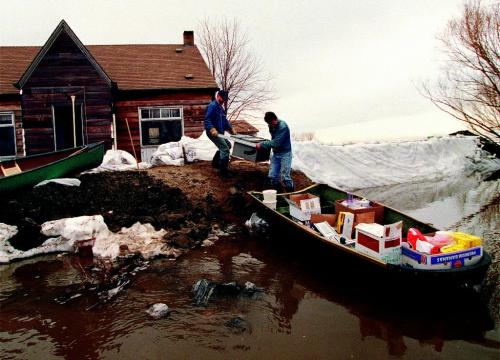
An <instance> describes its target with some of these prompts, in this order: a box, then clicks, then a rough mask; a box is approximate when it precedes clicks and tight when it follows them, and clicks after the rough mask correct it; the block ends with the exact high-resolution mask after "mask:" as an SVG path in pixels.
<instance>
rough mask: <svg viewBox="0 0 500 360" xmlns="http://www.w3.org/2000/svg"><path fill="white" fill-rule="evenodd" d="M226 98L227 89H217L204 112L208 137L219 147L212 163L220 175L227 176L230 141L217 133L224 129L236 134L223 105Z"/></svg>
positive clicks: (221, 132)
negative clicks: (213, 98)
mask: <svg viewBox="0 0 500 360" xmlns="http://www.w3.org/2000/svg"><path fill="white" fill-rule="evenodd" d="M228 99H229V94H228V92H227V91H225V90H220V91H218V92H217V93H216V94H215V100H213V101H212V102H211V103H210V104H209V105H208V107H207V111H206V112H205V131H206V132H207V136H208V138H209V139H210V140H211V141H212V142H213V143H214V144H215V146H217V148H218V149H219V150H217V152H216V153H215V156H214V159H213V160H212V165H213V166H214V167H218V168H219V170H220V174H221V176H222V177H229V173H228V170H227V167H228V165H229V155H230V153H229V150H230V149H231V143H230V142H229V140H227V139H224V138H222V137H220V136H219V134H221V135H224V132H225V131H228V132H229V133H230V134H233V135H234V134H236V132H235V131H234V130H233V127H232V126H231V124H230V123H229V121H228V120H227V117H226V110H225V109H224V107H223V105H224V104H227V100H228Z"/></svg>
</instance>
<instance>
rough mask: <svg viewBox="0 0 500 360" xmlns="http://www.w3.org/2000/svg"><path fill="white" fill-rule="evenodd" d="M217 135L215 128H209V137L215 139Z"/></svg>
mask: <svg viewBox="0 0 500 360" xmlns="http://www.w3.org/2000/svg"><path fill="white" fill-rule="evenodd" d="M217 135H219V133H218V132H217V129H216V128H211V129H210V136H211V137H216V136H217Z"/></svg>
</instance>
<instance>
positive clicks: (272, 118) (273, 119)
mask: <svg viewBox="0 0 500 360" xmlns="http://www.w3.org/2000/svg"><path fill="white" fill-rule="evenodd" d="M264 121H265V122H266V123H267V125H269V127H270V128H273V127H275V126H276V125H278V117H277V116H276V114H275V113H273V112H272V111H268V112H266V114H265V115H264Z"/></svg>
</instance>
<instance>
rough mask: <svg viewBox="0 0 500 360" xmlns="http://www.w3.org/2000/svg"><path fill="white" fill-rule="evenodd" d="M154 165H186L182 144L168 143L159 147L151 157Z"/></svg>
mask: <svg viewBox="0 0 500 360" xmlns="http://www.w3.org/2000/svg"><path fill="white" fill-rule="evenodd" d="M151 164H153V165H156V166H158V165H176V166H182V165H184V150H183V148H182V144H181V143H180V142H173V143H166V144H161V145H160V146H158V149H156V151H155V152H154V153H153V155H152V156H151Z"/></svg>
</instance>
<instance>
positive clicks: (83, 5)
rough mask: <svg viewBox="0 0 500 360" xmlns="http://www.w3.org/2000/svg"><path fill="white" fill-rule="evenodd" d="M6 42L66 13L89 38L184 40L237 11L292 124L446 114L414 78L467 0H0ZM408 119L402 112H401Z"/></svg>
mask: <svg viewBox="0 0 500 360" xmlns="http://www.w3.org/2000/svg"><path fill="white" fill-rule="evenodd" d="M0 3H1V4H2V7H1V8H2V11H1V12H0V24H1V25H0V26H1V28H0V45H43V44H44V43H45V41H46V40H47V39H48V37H49V36H50V34H51V33H52V31H53V30H54V28H55V27H56V26H57V24H58V23H59V21H60V20H61V19H65V20H66V21H67V22H68V24H69V25H70V27H71V28H72V29H73V31H74V32H75V33H76V35H77V36H78V37H79V38H80V40H81V41H82V42H83V43H84V44H86V45H89V44H127V43H129V44H134V43H137V44H141V43H156V44H161V43H165V44H169V43H181V42H182V32H183V31H184V30H195V42H196V30H197V28H198V23H199V21H200V20H201V19H203V18H204V17H217V16H221V15H224V16H226V17H228V18H229V19H232V18H236V19H237V20H239V21H240V23H241V24H242V26H243V27H244V28H245V29H246V30H247V32H248V35H249V38H250V40H251V45H252V49H253V51H254V52H255V54H256V55H257V56H259V57H261V58H262V60H263V62H264V64H265V66H266V69H267V70H268V72H269V73H270V75H271V76H272V77H273V87H274V89H275V94H276V96H277V97H278V99H277V100H276V101H275V102H274V103H273V104H272V105H271V106H270V107H269V108H266V109H262V112H263V113H264V112H265V111H268V110H272V111H275V112H276V113H277V114H278V116H279V117H281V118H283V119H285V120H287V121H288V122H289V124H290V125H291V126H292V127H293V129H295V131H312V130H318V129H321V128H325V127H331V126H337V125H343V124H348V123H355V122H362V121H373V120H378V119H387V118H395V119H400V118H401V119H412V121H415V119H418V118H422V119H424V118H425V119H427V120H428V119H429V118H434V117H435V118H436V119H443V114H442V113H441V112H440V111H439V110H437V109H436V108H435V107H434V105H432V104H431V103H430V102H429V101H428V100H426V99H424V98H422V97H421V96H420V95H419V93H418V91H417V89H416V86H417V85H418V84H419V83H420V82H422V81H423V80H426V79H431V80H432V79H433V78H435V77H436V75H437V74H438V73H439V68H440V66H441V63H440V60H442V54H441V53H440V51H439V43H438V41H437V40H436V35H437V34H438V33H439V32H441V31H442V30H443V29H444V27H445V26H446V23H447V21H448V20H450V19H451V18H453V17H456V16H458V15H459V14H460V11H461V8H462V1H461V0H351V1H349V0H324V1H314V0H308V1H292V0H288V1H287V0H280V1H273V0H263V1H261V0H253V1H222V0H221V1H218V0H211V1H191V0H182V1H179V0H176V1H170V0H157V1H156V0H140V1H136V0H99V1H86V0H77V1H73V0H17V1H13V0H0ZM401 121H404V120H401Z"/></svg>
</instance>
